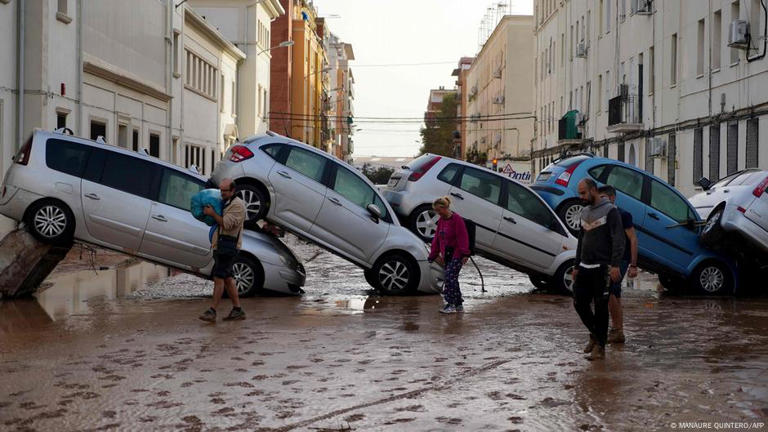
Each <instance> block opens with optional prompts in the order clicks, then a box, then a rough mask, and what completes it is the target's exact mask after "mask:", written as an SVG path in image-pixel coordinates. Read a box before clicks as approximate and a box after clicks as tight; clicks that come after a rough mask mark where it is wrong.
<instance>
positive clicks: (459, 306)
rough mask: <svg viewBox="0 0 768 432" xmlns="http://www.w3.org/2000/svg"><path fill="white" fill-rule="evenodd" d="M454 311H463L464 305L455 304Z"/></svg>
mask: <svg viewBox="0 0 768 432" xmlns="http://www.w3.org/2000/svg"><path fill="white" fill-rule="evenodd" d="M456 312H464V306H463V305H458V306H456Z"/></svg>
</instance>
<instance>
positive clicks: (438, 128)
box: [419, 93, 458, 157]
mask: <svg viewBox="0 0 768 432" xmlns="http://www.w3.org/2000/svg"><path fill="white" fill-rule="evenodd" d="M456 108H457V101H456V94H455V93H449V94H447V95H445V96H443V103H442V105H441V106H440V112H438V113H437V115H436V116H435V117H434V119H431V120H427V121H426V122H425V123H426V126H425V127H424V128H422V129H421V131H420V133H421V142H422V147H421V149H419V152H420V154H424V153H434V154H439V155H442V156H448V157H453V156H454V142H453V132H454V131H455V130H456V129H457V128H458V124H457V122H456V112H457V111H456Z"/></svg>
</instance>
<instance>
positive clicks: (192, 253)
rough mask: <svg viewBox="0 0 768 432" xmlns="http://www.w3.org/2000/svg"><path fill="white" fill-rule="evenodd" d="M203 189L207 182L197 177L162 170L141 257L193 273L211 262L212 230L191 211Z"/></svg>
mask: <svg viewBox="0 0 768 432" xmlns="http://www.w3.org/2000/svg"><path fill="white" fill-rule="evenodd" d="M204 188H205V183H204V182H203V181H202V180H200V179H198V178H196V177H193V176H191V175H188V174H185V173H183V172H181V171H178V170H175V169H172V168H168V167H163V168H162V177H161V180H160V189H159V190H158V195H157V200H156V201H155V202H153V203H152V206H151V208H150V215H149V221H148V222H147V228H146V230H145V233H144V238H143V240H142V242H141V247H140V248H139V253H140V254H141V255H143V256H146V257H150V258H152V259H155V260H157V261H161V262H164V263H168V264H171V265H174V266H177V267H183V268H187V269H191V270H193V271H194V270H197V269H200V268H203V267H205V266H206V265H207V264H208V263H210V261H211V259H212V256H211V243H210V241H209V240H208V231H209V227H208V226H207V225H206V224H205V223H203V222H200V221H199V220H197V219H195V218H194V217H193V216H192V213H191V212H190V201H191V199H192V196H193V195H195V194H196V193H198V192H200V191H201V190H203V189H204Z"/></svg>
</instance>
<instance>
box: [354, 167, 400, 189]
mask: <svg viewBox="0 0 768 432" xmlns="http://www.w3.org/2000/svg"><path fill="white" fill-rule="evenodd" d="M361 171H362V172H363V175H364V176H366V177H368V180H370V181H371V183H373V184H375V185H381V184H387V183H388V182H389V178H390V177H391V176H392V173H394V172H395V170H394V169H392V168H387V167H378V168H373V167H372V166H371V165H370V164H369V163H367V162H366V163H365V164H363V168H362V169H361Z"/></svg>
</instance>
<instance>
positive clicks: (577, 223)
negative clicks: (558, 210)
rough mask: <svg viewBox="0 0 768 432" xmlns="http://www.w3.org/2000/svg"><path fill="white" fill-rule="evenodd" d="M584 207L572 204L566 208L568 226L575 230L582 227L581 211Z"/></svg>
mask: <svg viewBox="0 0 768 432" xmlns="http://www.w3.org/2000/svg"><path fill="white" fill-rule="evenodd" d="M583 209H584V206H583V205H580V204H571V205H569V206H568V208H567V209H565V223H566V225H568V227H569V228H570V229H572V230H574V231H578V230H580V229H581V211H582V210H583Z"/></svg>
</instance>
